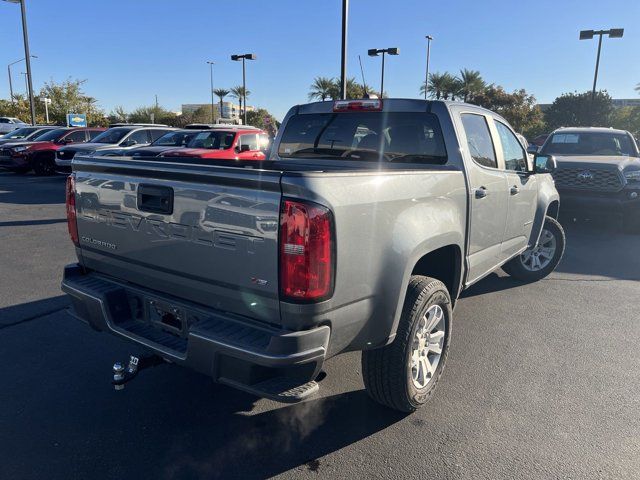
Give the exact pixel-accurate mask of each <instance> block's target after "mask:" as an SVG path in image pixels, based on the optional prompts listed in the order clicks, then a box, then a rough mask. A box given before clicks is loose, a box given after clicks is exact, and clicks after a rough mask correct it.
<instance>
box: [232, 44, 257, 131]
mask: <svg viewBox="0 0 640 480" xmlns="http://www.w3.org/2000/svg"><path fill="white" fill-rule="evenodd" d="M256 58H257V57H256V54H255V53H245V54H244V55H231V60H233V61H234V62H237V61H238V60H242V103H243V104H244V120H243V122H244V124H245V125H246V124H247V76H246V71H245V68H244V61H245V60H255V59H256Z"/></svg>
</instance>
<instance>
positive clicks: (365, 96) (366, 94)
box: [358, 55, 369, 98]
mask: <svg viewBox="0 0 640 480" xmlns="http://www.w3.org/2000/svg"><path fill="white" fill-rule="evenodd" d="M358 61H359V62H360V74H361V75H362V88H364V98H369V94H368V93H367V82H366V80H365V79H364V69H363V68H362V58H360V55H358Z"/></svg>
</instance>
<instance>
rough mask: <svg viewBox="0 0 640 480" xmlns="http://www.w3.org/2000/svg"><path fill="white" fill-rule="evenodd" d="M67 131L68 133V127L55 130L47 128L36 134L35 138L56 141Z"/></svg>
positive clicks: (43, 140)
mask: <svg viewBox="0 0 640 480" xmlns="http://www.w3.org/2000/svg"><path fill="white" fill-rule="evenodd" d="M65 133H67V129H66V128H54V129H53V130H46V131H45V132H44V133H42V134H40V135H37V136H35V137H34V138H33V140H38V141H39V142H55V141H56V140H59V139H60V137H62V135H64V134H65Z"/></svg>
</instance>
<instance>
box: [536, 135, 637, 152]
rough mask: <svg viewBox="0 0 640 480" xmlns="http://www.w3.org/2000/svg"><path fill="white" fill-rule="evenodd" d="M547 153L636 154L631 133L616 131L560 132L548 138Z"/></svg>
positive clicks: (545, 148)
mask: <svg viewBox="0 0 640 480" xmlns="http://www.w3.org/2000/svg"><path fill="white" fill-rule="evenodd" d="M541 153H542V154H546V155H586V156H589V155H625V156H635V155H636V152H635V147H634V146H633V143H632V142H631V138H630V137H629V135H627V134H625V133H614V132H559V133H554V134H553V136H552V137H551V138H550V139H549V140H547V143H545V145H544V147H543V149H542V151H541Z"/></svg>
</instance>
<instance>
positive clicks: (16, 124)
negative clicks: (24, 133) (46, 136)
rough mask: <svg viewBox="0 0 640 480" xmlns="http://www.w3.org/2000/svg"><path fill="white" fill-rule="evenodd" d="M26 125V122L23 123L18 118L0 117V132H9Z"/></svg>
mask: <svg viewBox="0 0 640 480" xmlns="http://www.w3.org/2000/svg"><path fill="white" fill-rule="evenodd" d="M26 126H28V124H27V123H24V122H23V121H22V120H20V119H19V118H14V117H0V134H2V133H9V132H13V131H14V130H17V129H18V128H22V127H26Z"/></svg>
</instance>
